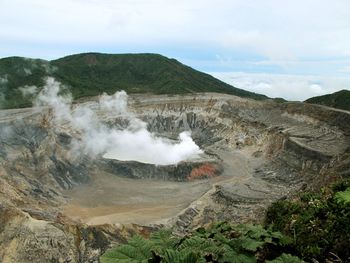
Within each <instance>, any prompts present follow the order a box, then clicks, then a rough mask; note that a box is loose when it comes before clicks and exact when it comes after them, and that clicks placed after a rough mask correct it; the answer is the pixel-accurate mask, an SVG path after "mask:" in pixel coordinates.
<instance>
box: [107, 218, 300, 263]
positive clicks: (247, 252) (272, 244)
mask: <svg viewBox="0 0 350 263" xmlns="http://www.w3.org/2000/svg"><path fill="white" fill-rule="evenodd" d="M290 242H291V241H290V239H289V238H287V237H285V236H283V235H282V234H281V233H280V232H273V231H271V230H270V229H264V228H263V227H262V226H254V225H237V226H233V225H230V224H229V223H219V224H215V225H213V226H212V227H210V228H208V229H204V228H199V229H197V230H196V231H194V232H193V233H192V234H190V235H187V236H185V237H179V236H176V235H173V234H172V233H171V232H170V231H167V230H161V231H159V232H156V233H154V234H153V235H152V236H151V237H150V238H149V239H145V238H142V237H140V236H134V237H133V238H131V239H130V240H129V241H128V243H127V244H125V245H121V246H119V247H117V248H115V249H112V250H109V251H107V253H105V254H104V255H103V257H102V258H101V262H102V263H117V262H119V263H121V262H123V263H137V262H166V263H182V262H183V263H195V262H198V263H200V262H229V263H253V262H271V263H282V262H286V263H287V262H288V263H293V262H294V263H301V262H303V261H302V260H300V259H299V258H297V257H294V256H291V255H289V254H285V253H282V252H283V251H284V250H286V249H287V248H288V244H290Z"/></svg>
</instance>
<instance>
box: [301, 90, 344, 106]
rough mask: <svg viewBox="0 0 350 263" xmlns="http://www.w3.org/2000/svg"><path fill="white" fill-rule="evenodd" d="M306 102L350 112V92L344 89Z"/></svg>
mask: <svg viewBox="0 0 350 263" xmlns="http://www.w3.org/2000/svg"><path fill="white" fill-rule="evenodd" d="M305 102H307V103H313V104H319V105H324V106H328V107H333V108H337V109H342V110H347V111H350V90H346V89H343V90H340V91H336V92H334V93H331V94H326V95H322V96H316V97H312V98H309V99H307V100H305Z"/></svg>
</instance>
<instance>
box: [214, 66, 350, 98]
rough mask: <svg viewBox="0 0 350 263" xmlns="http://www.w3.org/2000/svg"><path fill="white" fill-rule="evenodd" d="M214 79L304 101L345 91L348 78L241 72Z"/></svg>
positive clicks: (239, 86)
mask: <svg viewBox="0 0 350 263" xmlns="http://www.w3.org/2000/svg"><path fill="white" fill-rule="evenodd" d="M211 74H212V75H213V76H214V77H216V78H218V79H220V80H222V81H224V82H226V83H229V84H231V85H233V86H235V87H237V88H241V89H245V90H249V91H253V92H256V93H261V94H265V95H267V96H269V97H272V98H275V97H282V98H284V99H287V100H297V101H304V100H306V99H308V98H310V97H314V96H320V95H324V94H328V93H333V92H336V91H338V90H340V89H346V88H347V87H349V84H350V77H347V78H346V77H338V78H335V77H322V76H313V75H284V74H253V73H243V72H215V73H211Z"/></svg>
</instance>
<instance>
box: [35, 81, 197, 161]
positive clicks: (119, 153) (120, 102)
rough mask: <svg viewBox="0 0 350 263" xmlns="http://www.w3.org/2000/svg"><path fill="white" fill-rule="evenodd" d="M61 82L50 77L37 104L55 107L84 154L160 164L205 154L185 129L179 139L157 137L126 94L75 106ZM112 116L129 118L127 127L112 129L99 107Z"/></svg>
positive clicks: (57, 119)
mask: <svg viewBox="0 0 350 263" xmlns="http://www.w3.org/2000/svg"><path fill="white" fill-rule="evenodd" d="M60 86H61V85H60V83H59V82H57V81H55V80H54V79H53V78H48V79H47V81H46V85H45V86H44V88H43V89H42V90H41V92H40V93H39V94H38V97H37V99H36V105H37V106H49V107H50V108H52V111H53V114H54V120H55V121H56V122H68V123H69V124H70V125H71V126H72V127H73V128H75V129H76V130H78V131H79V132H80V133H81V141H79V142H75V143H74V147H73V148H74V149H75V150H76V151H79V152H83V153H85V154H89V155H92V156H96V155H99V154H103V156H104V157H105V158H109V159H118V160H122V161H126V160H135V161H139V162H144V163H153V164H157V165H169V164H176V163H178V162H181V161H183V160H187V159H191V158H196V157H198V155H199V154H201V153H202V151H201V150H200V148H199V147H198V146H197V145H196V144H195V142H194V141H193V140H192V138H191V135H190V133H189V132H182V133H180V135H179V138H178V141H177V142H173V141H171V140H169V139H166V138H161V137H156V136H155V135H154V134H153V133H151V132H149V131H148V130H147V128H146V127H147V124H146V123H145V122H143V121H141V120H140V119H137V118H136V117H135V116H134V115H133V114H131V113H130V112H128V109H127V94H126V92H124V91H120V92H116V93H115V94H114V95H112V96H108V95H107V94H103V95H102V96H100V98H99V101H98V104H97V105H95V106H97V107H91V105H90V106H83V105H79V106H77V107H76V108H75V109H74V110H73V109H72V97H71V96H70V95H66V96H63V95H60ZM94 108H95V109H99V110H101V111H103V112H107V113H109V114H110V116H122V117H123V118H126V119H128V122H129V125H128V127H127V128H126V129H117V128H111V127H109V126H107V125H106V124H104V123H103V122H102V121H101V120H100V119H99V117H98V114H97V113H96V110H93V109H94Z"/></svg>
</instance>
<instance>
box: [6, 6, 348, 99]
mask: <svg viewBox="0 0 350 263" xmlns="http://www.w3.org/2000/svg"><path fill="white" fill-rule="evenodd" d="M82 52H104V53H145V52H147V53H148V52H151V53H160V54H163V55H165V56H168V57H171V58H175V59H177V60H179V61H180V62H182V63H184V64H187V65H189V66H191V67H193V68H195V69H197V70H200V71H204V72H207V73H209V74H211V75H213V76H215V77H217V78H219V79H221V80H223V81H225V82H228V83H230V84H232V85H234V86H235V87H238V88H243V89H246V90H250V91H254V92H258V93H263V94H265V95H268V96H270V97H283V98H286V99H289V100H305V99H307V98H309V97H312V96H317V95H323V94H326V93H332V92H335V91H337V90H341V89H350V1H349V0H332V1H331V0H293V1H292V0H289V1H281V0H264V1H262V0H260V1H259V0H215V1H212V0H210V1H209V0H200V1H199V0H191V1H188V0H177V1H170V0H147V1H146V0H143V1H141V0H123V1H121V0H60V1H57V0H51V1H48V0H0V57H8V56H15V55H16V56H25V57H32V58H43V59H56V58H59V57H62V56H66V55H70V54H75V53H82Z"/></svg>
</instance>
